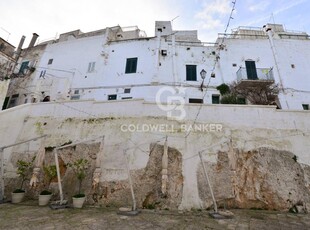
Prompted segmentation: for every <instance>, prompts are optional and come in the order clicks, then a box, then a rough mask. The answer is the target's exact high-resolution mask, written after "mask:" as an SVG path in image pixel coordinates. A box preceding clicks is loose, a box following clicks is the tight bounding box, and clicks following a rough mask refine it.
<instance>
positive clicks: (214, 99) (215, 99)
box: [212, 94, 220, 104]
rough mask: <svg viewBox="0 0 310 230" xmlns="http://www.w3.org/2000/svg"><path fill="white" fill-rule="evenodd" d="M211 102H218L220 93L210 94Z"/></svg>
mask: <svg viewBox="0 0 310 230" xmlns="http://www.w3.org/2000/svg"><path fill="white" fill-rule="evenodd" d="M212 104H220V95H215V94H213V95H212Z"/></svg>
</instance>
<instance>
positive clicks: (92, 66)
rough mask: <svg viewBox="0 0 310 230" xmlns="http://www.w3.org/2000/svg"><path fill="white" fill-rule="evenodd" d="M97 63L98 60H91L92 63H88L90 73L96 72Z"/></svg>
mask: <svg viewBox="0 0 310 230" xmlns="http://www.w3.org/2000/svg"><path fill="white" fill-rule="evenodd" d="M95 65H96V62H90V63H88V69H87V72H88V73H91V72H94V71H95Z"/></svg>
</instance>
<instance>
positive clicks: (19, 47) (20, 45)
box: [15, 35, 26, 59]
mask: <svg viewBox="0 0 310 230" xmlns="http://www.w3.org/2000/svg"><path fill="white" fill-rule="evenodd" d="M25 39H26V37H25V36H24V35H23V36H22V38H21V39H20V42H19V44H18V47H17V50H16V53H15V55H16V56H15V57H16V59H17V58H18V57H19V56H20V53H21V52H22V48H23V44H24V41H25Z"/></svg>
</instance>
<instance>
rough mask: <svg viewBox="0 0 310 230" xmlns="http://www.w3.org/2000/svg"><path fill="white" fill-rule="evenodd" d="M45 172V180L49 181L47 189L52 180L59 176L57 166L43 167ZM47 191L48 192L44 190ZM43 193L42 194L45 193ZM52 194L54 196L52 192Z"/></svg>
mask: <svg viewBox="0 0 310 230" xmlns="http://www.w3.org/2000/svg"><path fill="white" fill-rule="evenodd" d="M43 171H44V177H45V178H44V179H45V180H46V181H47V186H46V187H47V189H48V187H49V185H50V183H51V182H52V180H53V179H54V178H55V177H56V176H57V170H56V165H48V166H44V167H43ZM44 191H47V190H44ZM44 191H42V192H44ZM50 194H52V193H51V192H50ZM41 195H49V194H41Z"/></svg>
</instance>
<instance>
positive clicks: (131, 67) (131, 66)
mask: <svg viewBox="0 0 310 230" xmlns="http://www.w3.org/2000/svg"><path fill="white" fill-rule="evenodd" d="M137 64H138V58H127V61H126V69H125V73H136V72H137Z"/></svg>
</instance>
